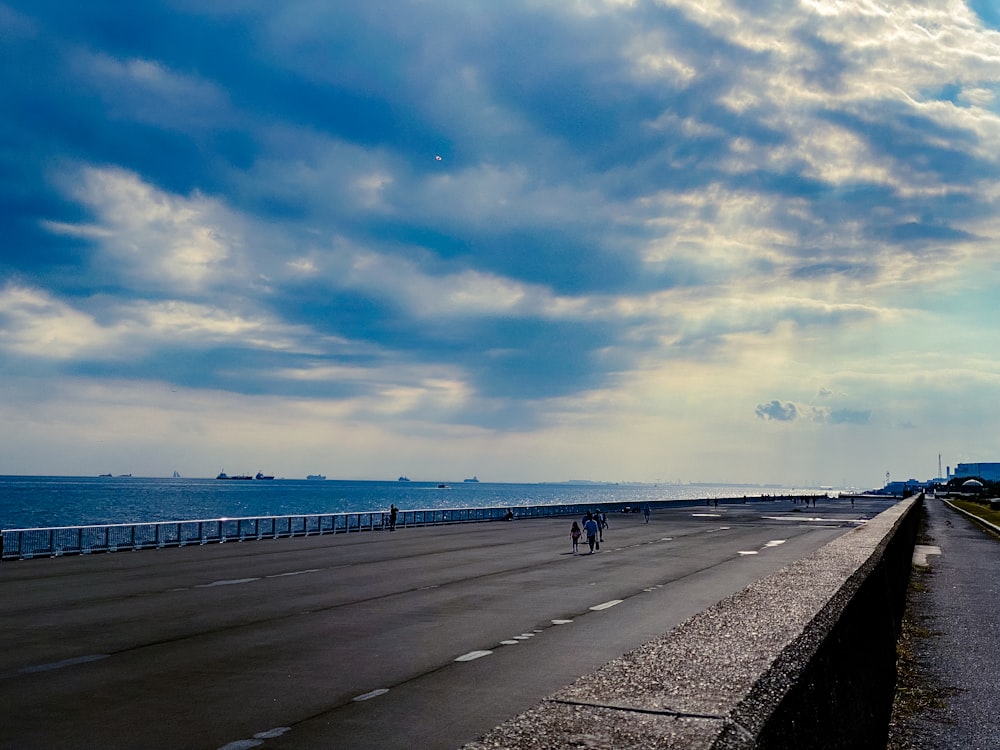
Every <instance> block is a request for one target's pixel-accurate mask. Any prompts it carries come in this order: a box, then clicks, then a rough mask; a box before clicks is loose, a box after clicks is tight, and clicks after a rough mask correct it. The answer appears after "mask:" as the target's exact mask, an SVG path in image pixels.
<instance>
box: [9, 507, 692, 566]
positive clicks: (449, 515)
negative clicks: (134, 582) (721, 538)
mask: <svg viewBox="0 0 1000 750" xmlns="http://www.w3.org/2000/svg"><path fill="white" fill-rule="evenodd" d="M670 504H676V501H672V502H660V503H650V505H651V506H663V505H670ZM626 505H629V504H626V503H617V504H616V503H611V504H607V505H604V506H602V507H603V508H604V510H606V511H610V512H612V513H614V512H620V511H621V510H623V508H624V507H625V506H626ZM631 505H632V507H634V503H633V504H631ZM591 509H593V506H592V505H583V504H571V505H519V506H513V507H495V508H433V509H424V510H400V511H399V512H398V515H397V518H396V528H406V527H410V526H434V525H443V524H455V523H477V522H482V521H502V520H505V519H507V518H508V516H509V515H511V514H512V516H513V518H540V517H545V516H563V515H577V514H579V515H581V516H582V515H583V514H584V513H586V512H587V511H588V510H591ZM388 529H389V512H388V511H374V512H365V513H315V514H309V515H291V516H257V517H249V518H214V519H209V520H195V521H154V522H146V523H116V524H104V525H94V526H57V527H50V528H39V529H4V530H3V531H0V540H2V547H0V559H3V560H30V559H32V558H36V557H61V556H63V555H87V554H91V553H93V552H117V551H120V550H143V549H159V548H163V547H184V546H186V545H195V544H199V545H200V544H212V543H223V542H243V541H248V540H252V539H279V538H282V537H294V536H314V535H320V534H340V533H349V532H354V531H385V530H388Z"/></svg>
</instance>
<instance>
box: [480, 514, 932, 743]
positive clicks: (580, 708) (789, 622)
mask: <svg viewBox="0 0 1000 750" xmlns="http://www.w3.org/2000/svg"><path fill="white" fill-rule="evenodd" d="M922 501H923V498H922V497H918V498H911V499H908V500H904V501H902V502H900V503H898V504H897V505H894V506H893V507H891V508H889V509H888V510H886V511H884V512H883V513H881V514H879V515H878V516H877V517H875V518H874V519H872V520H871V521H869V522H868V523H867V524H866V525H864V526H862V527H859V528H857V529H855V530H853V531H851V532H850V533H848V534H846V535H844V536H843V537H840V538H838V539H836V540H834V541H833V542H830V543H829V544H827V545H826V546H824V547H822V548H821V549H820V550H818V551H817V552H816V553H814V554H813V555H811V556H809V557H807V558H805V559H803V560H801V561H800V562H798V563H796V564H795V565H794V566H791V567H789V568H786V569H784V570H782V571H779V572H778V573H775V574H773V575H771V576H768V577H766V578H763V579H761V580H760V581H757V582H756V583H754V584H752V585H750V586H748V587H747V588H746V589H744V590H743V591H741V592H739V593H738V594H736V595H734V596H732V597H730V598H728V599H725V600H723V601H722V602H720V603H719V604H717V605H716V606H714V607H711V608H709V609H707V610H705V611H704V612H702V613H700V614H698V615H696V616H695V617H693V618H691V619H690V620H688V621H686V622H685V623H683V624H682V625H680V626H679V627H677V628H676V629H674V630H673V631H671V632H669V633H667V634H665V635H663V636H662V637H660V638H658V639H656V640H653V641H650V642H649V643H646V644H644V645H643V646H640V647H639V648H637V649H635V650H634V651H632V652H630V653H628V654H626V655H625V656H623V657H622V658H620V659H616V660H614V661H612V662H610V663H609V664H607V665H605V666H604V667H603V668H601V669H600V670H599V671H597V672H595V673H593V674H590V675H587V676H585V677H583V678H581V679H579V680H577V681H576V682H574V683H573V684H571V685H569V686H567V687H566V688H563V689H562V690H560V691H558V692H557V693H555V694H553V695H552V696H550V697H549V698H547V699H546V700H544V701H542V702H541V703H540V704H538V705H537V706H535V707H533V708H532V709H530V710H528V711H526V712H525V713H523V714H521V715H520V716H517V717H515V718H513V719H511V720H510V721H508V722H505V723H504V724H502V725H501V726H499V727H497V728H496V729H494V730H493V731H492V732H490V733H489V734H487V735H486V736H485V737H484V738H482V739H481V740H479V741H477V742H474V743H470V744H469V745H466V750H486V749H487V748H489V749H495V748H511V749H515V748H517V749H522V750H534V749H537V750H542V749H543V748H545V749H546V750H554V749H559V748H566V749H567V750H568V749H569V748H619V747H629V748H663V749H665V750H669V749H673V748H685V749H694V750H698V749H701V748H704V749H706V750H708V749H712V750H737V749H739V750H742V749H744V748H768V749H769V750H770V749H773V748H778V749H781V748H789V749H791V748H796V749H801V748H845V750H846V749H847V748H851V749H852V750H855V749H857V748H879V749H880V750H881V748H884V747H885V743H886V738H887V732H888V721H889V716H890V713H891V710H892V698H893V691H894V688H895V680H896V651H895V643H896V638H897V636H898V634H899V626H900V622H901V619H902V614H903V610H904V608H905V601H906V587H907V584H908V581H909V573H910V568H911V559H912V554H913V547H914V543H915V540H916V532H917V525H918V522H919V513H918V510H919V507H920V504H921V503H922Z"/></svg>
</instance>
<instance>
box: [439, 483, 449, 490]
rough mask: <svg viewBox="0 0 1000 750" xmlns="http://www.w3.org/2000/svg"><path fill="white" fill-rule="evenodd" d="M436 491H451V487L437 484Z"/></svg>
mask: <svg viewBox="0 0 1000 750" xmlns="http://www.w3.org/2000/svg"><path fill="white" fill-rule="evenodd" d="M438 489H439V490H450V489H451V485H448V484H439V485H438Z"/></svg>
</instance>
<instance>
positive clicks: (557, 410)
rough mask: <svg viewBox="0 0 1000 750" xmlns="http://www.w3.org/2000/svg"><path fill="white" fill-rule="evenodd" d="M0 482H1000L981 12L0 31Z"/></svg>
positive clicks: (387, 12)
mask: <svg viewBox="0 0 1000 750" xmlns="http://www.w3.org/2000/svg"><path fill="white" fill-rule="evenodd" d="M0 65H2V73H0V101H2V103H3V104H2V107H3V116H2V118H0V243H2V244H0V421H2V424H3V430H2V431H0V473H2V474H36V473H46V474H47V473H52V474H81V475H93V474H97V473H101V472H113V473H116V474H117V473H126V472H132V473H135V474H136V475H144V476H163V475H168V474H169V473H170V472H171V471H172V470H174V469H177V470H178V471H180V472H181V473H182V474H183V475H185V476H214V474H215V473H217V472H218V471H219V470H220V469H225V470H227V471H228V472H230V473H237V472H243V471H248V472H253V471H256V470H258V469H263V470H264V471H266V472H271V473H275V474H277V475H278V476H289V477H293V476H303V475H305V474H306V473H316V472H322V473H325V474H327V475H328V476H329V477H331V478H334V477H335V478H371V479H393V478H395V477H396V476H397V475H399V474H402V473H406V474H408V475H410V476H411V477H412V478H413V479H427V480H439V479H449V480H454V479H460V478H462V477H465V476H471V475H473V474H478V475H479V477H480V479H483V480H484V481H485V480H492V481H558V480H563V479H570V478H587V479H595V480H614V481H682V482H714V481H721V482H761V483H767V482H778V483H786V484H798V485H803V484H809V485H835V486H841V485H854V486H860V487H874V486H879V485H880V484H881V483H882V482H884V480H885V474H886V472H890V473H891V476H892V478H893V479H905V478H908V477H916V478H921V479H925V478H930V477H933V476H935V475H936V474H937V464H938V454H942V462H943V463H944V464H945V465H952V466H954V464H955V463H957V462H959V461H990V460H1000V429H998V428H997V425H998V424H1000V348H998V346H997V342H998V328H1000V305H998V303H997V297H998V294H1000V287H998V282H1000V254H998V237H1000V211H998V208H1000V180H998V178H1000V147H998V144H1000V11H998V10H997V9H996V6H995V5H994V4H993V2H992V0H969V1H968V2H962V1H961V0H914V1H911V2H905V1H903V0H892V1H891V2H890V1H889V0H773V1H766V0H765V1H758V0H754V1H753V2H749V1H748V0H713V1H712V2H708V3H706V2H702V1H701V0H648V1H647V0H505V2H502V3H500V2H497V3H494V2H471V1H470V0H392V2H384V1H382V0H374V1H372V2H338V1H337V0H334V1H333V2H317V1H315V0H286V1H285V2H280V3H276V2H271V1H270V0H245V1H241V0H217V1H216V2H212V3H205V2H203V1H202V0H146V1H145V2H141V3H119V2H101V1H100V0H97V1H95V2H88V3H66V2H62V1H58V2H57V1H56V0H31V1H30V2H28V1H27V0H25V1H24V2H21V1H20V0H17V1H15V2H6V3H4V2H0Z"/></svg>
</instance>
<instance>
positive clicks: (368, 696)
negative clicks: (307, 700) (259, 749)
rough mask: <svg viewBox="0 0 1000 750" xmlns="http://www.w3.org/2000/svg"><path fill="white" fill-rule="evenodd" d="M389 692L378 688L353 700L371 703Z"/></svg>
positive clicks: (387, 689) (386, 689)
mask: <svg viewBox="0 0 1000 750" xmlns="http://www.w3.org/2000/svg"><path fill="white" fill-rule="evenodd" d="M388 692H389V688H376V689H375V690H369V691H368V692H367V693H364V694H363V695H359V696H356V697H354V698H351V700H352V701H354V702H355V703H360V702H361V701H370V700H371V699H372V698H378V697H379V696H380V695H385V694H386V693H388ZM254 736H255V737H259V736H260V735H254Z"/></svg>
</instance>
